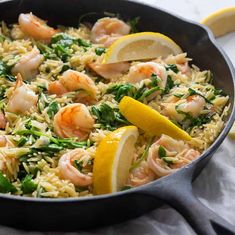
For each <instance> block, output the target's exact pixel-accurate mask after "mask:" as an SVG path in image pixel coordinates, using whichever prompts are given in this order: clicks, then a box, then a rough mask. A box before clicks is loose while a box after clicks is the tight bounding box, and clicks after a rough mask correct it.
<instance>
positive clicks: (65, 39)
mask: <svg viewBox="0 0 235 235" xmlns="http://www.w3.org/2000/svg"><path fill="white" fill-rule="evenodd" d="M75 42H76V39H75V38H73V37H71V36H69V35H68V34H66V33H57V34H55V35H54V36H53V37H52V38H51V45H53V44H59V45H61V46H63V47H70V46H72V45H73V44H74V43H75Z"/></svg>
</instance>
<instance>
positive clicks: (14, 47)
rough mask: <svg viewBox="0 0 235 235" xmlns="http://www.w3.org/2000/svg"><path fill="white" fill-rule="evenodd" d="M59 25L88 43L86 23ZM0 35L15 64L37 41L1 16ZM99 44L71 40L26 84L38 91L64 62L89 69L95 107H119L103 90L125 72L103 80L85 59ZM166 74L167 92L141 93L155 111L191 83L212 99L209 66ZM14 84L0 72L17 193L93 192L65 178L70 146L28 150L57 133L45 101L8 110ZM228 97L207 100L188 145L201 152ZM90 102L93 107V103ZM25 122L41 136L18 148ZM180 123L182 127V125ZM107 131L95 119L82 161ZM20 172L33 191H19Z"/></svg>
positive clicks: (4, 162) (2, 50) (7, 151)
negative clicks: (66, 52) (67, 49)
mask: <svg viewBox="0 0 235 235" xmlns="http://www.w3.org/2000/svg"><path fill="white" fill-rule="evenodd" d="M61 31H62V32H64V33H66V34H68V35H70V36H72V37H74V38H77V39H85V40H88V43H90V30H89V29H88V28H87V27H86V26H84V25H81V26H80V27H79V28H72V27H69V28H63V27H62V28H61ZM0 35H1V36H3V37H6V39H5V40H1V41H0V56H1V58H2V61H3V62H5V63H6V64H7V65H8V66H14V65H15V64H16V63H17V62H18V61H19V60H20V58H21V57H22V56H23V55H24V54H26V53H27V52H29V51H31V50H32V48H33V47H34V46H37V41H34V40H32V39H30V38H28V37H27V35H25V33H23V32H22V31H21V29H20V27H19V25H18V24H15V25H12V26H7V25H6V24H5V23H4V22H3V23H2V26H1V28H0ZM99 46H101V47H102V45H95V44H93V45H91V46H90V47H88V48H86V49H85V50H84V48H83V47H81V46H78V45H73V46H72V48H71V53H72V54H71V56H70V58H69V59H68V61H67V62H63V61H62V60H61V59H53V58H44V61H43V62H42V64H41V65H40V66H39V73H38V75H37V76H36V78H35V79H34V80H33V81H32V82H31V83H30V84H29V86H30V88H31V89H32V90H33V91H35V92H36V93H39V91H40V89H43V88H42V87H45V89H46V88H47V87H48V84H49V83H50V82H51V81H56V80H58V79H59V77H60V76H61V74H62V73H63V71H64V68H65V67H66V66H67V67H68V68H70V69H74V70H77V71H80V72H84V73H86V74H88V75H89V77H90V78H92V79H93V80H94V81H96V87H97V89H98V99H97V100H98V101H97V103H96V104H95V107H96V108H99V107H101V105H102V104H103V103H105V104H107V105H109V106H110V107H111V108H113V109H114V108H115V109H116V108H118V102H117V100H115V95H113V94H107V93H106V92H107V89H108V88H109V87H110V86H111V85H115V84H125V83H126V82H125V79H126V78H127V73H125V74H123V76H122V77H119V78H114V79H112V78H111V79H110V80H105V81H104V80H102V79H101V78H100V76H99V75H97V74H96V73H94V72H92V71H91V70H90V69H89V68H88V66H87V65H88V64H89V63H91V62H93V61H95V60H96V59H97V58H98V56H97V55H96V53H95V48H97V47H99ZM155 61H156V62H158V63H160V64H162V65H164V66H167V65H168V64H174V65H177V66H181V65H182V64H186V63H188V62H189V61H191V59H190V58H187V54H186V53H183V54H180V55H177V56H172V55H171V56H169V57H167V58H157V59H156V60H155ZM138 63H139V62H138V61H135V62H132V63H131V65H132V66H134V65H135V64H138ZM167 74H168V76H171V77H172V79H173V81H174V83H175V84H177V86H175V87H173V88H171V89H170V90H169V93H168V94H165V95H161V94H159V93H158V94H156V95H155V97H154V98H152V99H149V98H148V97H147V98H146V97H145V98H144V99H143V100H142V102H143V103H145V104H147V105H149V106H150V107H151V108H153V109H155V110H157V111H159V112H163V106H162V104H163V103H167V102H168V100H169V99H171V98H172V97H173V96H174V95H175V94H181V93H182V94H183V95H184V96H185V97H186V95H185V94H186V93H187V91H188V89H189V88H192V89H195V90H197V91H199V92H201V93H202V94H203V95H204V96H205V98H206V99H208V100H210V99H212V98H213V96H214V86H213V85H212V84H211V83H210V82H209V81H208V79H209V77H210V71H200V69H199V68H198V67H196V66H195V65H193V66H192V67H191V69H190V74H187V73H183V72H180V71H179V72H178V73H175V72H174V71H172V70H168V71H167ZM98 80H99V81H98ZM150 83H151V79H145V80H143V81H141V82H139V83H137V84H134V85H133V86H134V87H135V88H136V89H137V90H138V89H140V88H141V87H143V86H148V84H150ZM14 84H15V83H14V82H10V81H8V80H7V79H5V78H4V77H3V76H2V77H1V80H0V85H1V87H4V89H6V93H5V96H4V97H3V98H1V100H0V108H1V110H4V112H5V117H6V119H7V125H6V128H5V130H4V131H1V135H7V136H10V139H11V141H12V143H13V145H15V146H14V148H12V146H11V147H8V148H5V147H3V148H0V170H1V171H2V173H3V174H4V175H5V176H6V177H7V178H8V179H9V180H11V182H12V184H13V185H14V186H15V187H16V189H17V191H16V192H15V194H16V195H26V196H29V197H49V198H58V197H79V196H91V195H92V186H89V187H75V185H74V184H73V183H71V182H70V181H69V180H65V179H63V178H62V177H61V174H60V171H59V168H58V161H59V159H60V157H61V156H62V155H63V154H64V153H66V152H67V151H70V150H69V149H66V150H62V151H59V152H56V153H54V154H53V155H52V156H51V155H50V154H48V153H47V152H43V151H41V152H40V151H37V152H32V153H30V154H29V150H30V148H40V147H42V146H45V145H48V144H49V142H50V138H53V137H55V136H56V134H55V133H54V129H53V118H52V117H51V116H50V114H49V106H47V107H44V108H43V110H41V112H40V111H39V109H38V107H33V108H31V109H30V110H29V111H27V112H26V113H25V114H24V115H19V114H15V113H12V112H9V111H7V110H6V104H7V103H8V100H9V98H10V97H11V95H12V93H14V90H13V87H14ZM42 94H44V93H42ZM76 95H77V91H75V92H69V93H66V94H64V95H63V96H61V97H59V96H56V95H48V96H47V97H46V98H45V99H46V100H47V101H49V102H50V103H51V102H53V101H55V102H57V104H58V107H59V108H61V107H64V106H66V105H67V104H71V103H73V102H74V97H76ZM184 96H183V97H184ZM228 99H229V97H228V96H224V95H221V94H219V95H216V97H214V100H213V104H207V106H208V109H207V110H203V112H204V113H203V112H202V114H207V112H210V108H211V107H212V106H213V111H214V112H215V113H214V115H213V116H212V118H211V120H210V121H208V122H207V123H204V124H202V125H199V126H194V127H192V128H191V129H187V131H188V132H189V134H190V135H191V136H192V137H193V139H192V140H191V141H190V142H188V144H189V146H190V147H192V148H195V149H197V150H199V151H200V152H203V151H204V150H206V149H207V148H208V147H209V146H210V145H211V144H212V143H213V141H214V140H215V139H216V137H217V136H218V135H219V133H220V132H221V130H222V129H223V127H224V117H225V116H226V115H228V113H229V105H227V103H228ZM226 105H227V106H226ZM89 108H90V109H91V107H89ZM208 110H209V111H208ZM29 122H30V125H32V126H33V127H34V128H36V130H37V131H39V132H41V133H43V134H44V135H43V136H40V138H38V139H37V140H35V139H34V136H33V135H31V136H30V137H29V139H28V140H27V143H26V144H25V146H24V147H21V148H20V147H19V148H17V142H19V141H20V140H21V138H22V136H21V135H19V134H18V133H19V132H21V131H25V130H27V125H29ZM182 128H184V126H183V127H182ZM110 131H111V130H108V129H106V130H105V129H102V125H101V124H100V123H95V124H94V128H93V131H92V132H91V133H90V134H89V141H90V142H91V143H92V144H93V146H92V147H90V148H88V149H87V151H88V153H89V154H90V158H87V159H85V158H84V159H82V160H83V165H84V166H86V165H87V164H88V162H89V160H90V159H93V158H94V155H95V151H96V147H97V145H98V144H99V143H100V142H101V140H102V139H103V138H104V137H105V136H106V135H108V134H109V133H110ZM148 140H149V136H147V135H146V134H144V133H143V132H141V131H140V136H139V138H138V141H137V146H136V150H135V158H134V160H133V162H135V161H137V160H138V159H139V157H140V156H141V155H142V154H143V153H144V151H145V149H146V146H147V141H148ZM88 147H89V146H88ZM144 163H145V162H144ZM148 170H149V169H148ZM22 172H23V173H24V174H28V175H32V176H33V179H32V181H33V183H35V184H36V185H37V188H36V189H35V190H34V191H33V192H31V193H24V192H23V191H22V179H20V178H19V174H21V173H22Z"/></svg>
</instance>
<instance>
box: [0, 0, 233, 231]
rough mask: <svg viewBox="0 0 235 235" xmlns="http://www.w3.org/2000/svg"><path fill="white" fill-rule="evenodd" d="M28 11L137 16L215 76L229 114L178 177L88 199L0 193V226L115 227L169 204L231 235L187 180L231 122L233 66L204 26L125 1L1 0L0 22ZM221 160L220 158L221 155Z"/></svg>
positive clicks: (52, 19) (63, 20) (65, 16)
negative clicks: (207, 145)
mask: <svg viewBox="0 0 235 235" xmlns="http://www.w3.org/2000/svg"><path fill="white" fill-rule="evenodd" d="M30 11H32V12H33V13H34V14H35V15H37V16H39V17H41V18H42V19H47V20H48V21H49V24H52V25H57V24H61V25H70V26H71V25H73V26H77V25H78V18H79V16H81V15H83V14H85V13H89V12H96V14H90V16H89V17H88V18H86V20H89V21H94V20H95V19H97V18H99V17H101V16H103V12H104V11H106V12H112V13H119V14H120V15H121V17H123V19H125V20H128V19H132V18H134V17H136V16H140V22H139V25H138V28H139V30H140V31H154V32H161V33H163V34H166V35H168V36H169V37H171V38H172V39H173V40H175V41H176V43H177V44H179V45H180V46H181V47H182V48H183V50H184V51H186V52H188V56H189V57H191V58H193V62H194V63H195V64H196V65H198V66H199V67H200V68H201V69H210V70H212V71H213V73H214V84H215V85H216V86H217V87H219V88H221V89H223V91H224V92H225V93H227V94H228V95H229V96H230V103H231V110H230V114H229V117H228V118H227V122H226V125H225V127H224V129H223V130H222V133H221V134H220V135H219V137H218V138H217V139H216V141H215V142H214V143H213V145H212V146H211V147H210V148H209V149H208V150H207V151H206V152H204V153H203V154H202V156H201V157H200V158H199V159H197V160H196V161H194V162H192V163H191V164H190V165H188V166H186V167H184V168H182V169H181V170H179V171H177V172H176V173H174V174H172V175H169V176H167V177H163V178H161V179H159V180H157V181H155V182H152V183H149V184H147V185H144V186H142V187H139V188H135V189H131V190H128V191H123V192H119V193H115V194H110V195H102V196H95V197H90V198H72V199H46V198H45V199H44V198H26V197H17V196H11V195H4V194H0V211H1V213H0V223H1V224H4V225H8V226H13V227H17V228H21V229H33V230H57V231H58V230H76V229H81V228H92V227H95V226H101V225H108V224H113V223H118V222H121V221H124V220H127V219H130V218H134V217H137V216H140V215H142V214H144V213H146V212H148V211H150V210H153V209H155V208H157V207H160V206H162V205H163V204H164V203H168V204H170V205H171V206H172V207H174V208H175V209H176V210H177V211H178V212H179V213H181V214H182V215H183V216H184V217H185V219H186V220H187V221H188V222H189V223H190V225H191V226H192V227H193V229H194V230H195V231H196V232H197V233H198V234H202V235H213V234H225V235H229V234H235V226H233V225H231V224H229V223H228V222H227V221H225V220H224V219H222V218H220V217H219V216H218V215H216V214H215V213H214V212H213V211H211V210H210V209H208V208H207V207H205V206H204V205H203V204H202V203H201V202H199V200H198V199H197V198H195V196H194V195H193V192H192V185H191V182H192V181H193V180H194V179H195V178H196V176H197V175H198V174H199V173H200V171H201V170H202V169H203V168H204V167H205V165H206V164H207V163H208V161H209V160H210V159H211V157H212V155H213V153H214V152H215V151H216V150H217V148H218V147H219V146H220V145H221V143H222V141H223V140H224V138H225V137H226V135H227V133H228V131H229V129H230V128H231V125H232V123H233V121H234V118H235V111H234V78H235V73H234V69H233V66H232V64H231V62H230V61H229V59H228V57H227V56H226V55H225V54H224V52H223V51H222V50H221V49H220V48H219V47H218V45H217V44H216V42H215V40H214V38H213V36H212V35H211V33H210V32H208V31H207V29H206V28H204V27H202V26H200V25H198V24H196V23H193V22H189V21H186V20H184V19H181V18H179V17H176V16H174V15H171V14H169V13H167V12H165V11H162V10H160V9H157V8H153V7H150V6H147V5H142V4H139V3H134V2H132V1H123V0H111V1H110V0H96V1H90V0H22V1H21V0H2V1H0V18H1V20H4V21H6V22H7V23H13V22H16V21H17V17H18V15H19V14H20V13H22V12H30ZM221 157H223V156H221Z"/></svg>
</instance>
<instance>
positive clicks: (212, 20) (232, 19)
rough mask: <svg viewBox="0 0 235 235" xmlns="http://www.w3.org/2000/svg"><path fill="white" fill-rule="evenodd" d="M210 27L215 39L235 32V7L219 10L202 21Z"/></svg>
mask: <svg viewBox="0 0 235 235" xmlns="http://www.w3.org/2000/svg"><path fill="white" fill-rule="evenodd" d="M201 23H202V24H204V25H206V26H208V27H209V28H210V29H211V31H212V32H213V34H214V36H215V37H219V36H222V35H225V34H227V33H230V32H233V31H235V7H227V8H223V9H221V10H218V11H216V12H214V13H212V14H211V15H209V16H208V17H206V18H205V19H203V20H202V21H201Z"/></svg>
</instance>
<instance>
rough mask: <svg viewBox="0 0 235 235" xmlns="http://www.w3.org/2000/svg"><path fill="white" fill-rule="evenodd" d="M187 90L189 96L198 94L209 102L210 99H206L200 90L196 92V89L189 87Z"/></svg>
mask: <svg viewBox="0 0 235 235" xmlns="http://www.w3.org/2000/svg"><path fill="white" fill-rule="evenodd" d="M188 92H189V96H191V95H199V96H201V97H202V98H203V99H204V100H205V101H206V102H207V103H209V104H211V101H210V100H208V99H207V98H206V97H205V96H204V95H202V94H201V93H200V92H198V91H196V90H194V89H192V88H189V89H188Z"/></svg>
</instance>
